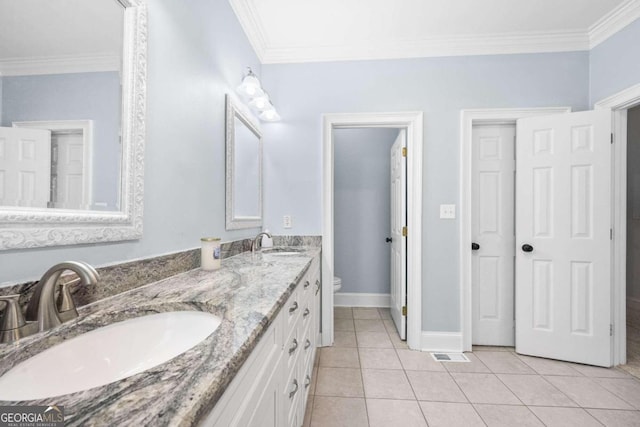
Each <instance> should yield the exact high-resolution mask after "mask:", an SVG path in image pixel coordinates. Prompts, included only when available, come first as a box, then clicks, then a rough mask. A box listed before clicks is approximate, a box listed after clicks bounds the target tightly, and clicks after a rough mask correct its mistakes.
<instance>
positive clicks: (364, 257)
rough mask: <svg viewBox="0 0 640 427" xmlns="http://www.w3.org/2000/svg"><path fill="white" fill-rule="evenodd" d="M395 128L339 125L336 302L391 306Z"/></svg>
mask: <svg viewBox="0 0 640 427" xmlns="http://www.w3.org/2000/svg"><path fill="white" fill-rule="evenodd" d="M398 132H399V129H395V128H341V129H334V131H333V138H334V202H335V204H334V253H335V274H336V277H337V278H339V280H340V282H341V288H340V289H339V290H337V292H336V294H335V297H334V303H335V305H336V306H343V307H389V297H390V292H391V285H390V281H389V277H390V274H391V273H390V267H391V264H390V258H391V255H390V254H391V245H390V244H389V243H390V241H388V240H387V239H389V237H388V236H389V231H388V230H389V224H390V222H391V209H390V206H391V204H390V203H389V200H390V192H391V185H390V182H389V174H390V165H389V152H390V150H391V146H392V145H393V143H394V141H395V140H396V138H397V137H398Z"/></svg>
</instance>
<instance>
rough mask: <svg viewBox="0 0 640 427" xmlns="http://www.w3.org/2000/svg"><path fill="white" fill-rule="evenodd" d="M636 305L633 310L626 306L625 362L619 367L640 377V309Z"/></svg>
mask: <svg viewBox="0 0 640 427" xmlns="http://www.w3.org/2000/svg"><path fill="white" fill-rule="evenodd" d="M627 304H628V303H627ZM636 305H638V304H637V303H634V309H633V310H632V309H630V308H629V306H627V364H626V365H623V366H621V368H622V369H624V370H625V371H627V372H629V373H630V374H631V375H635V376H636V377H637V378H640V311H639V310H637V309H636Z"/></svg>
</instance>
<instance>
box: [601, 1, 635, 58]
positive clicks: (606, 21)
mask: <svg viewBox="0 0 640 427" xmlns="http://www.w3.org/2000/svg"><path fill="white" fill-rule="evenodd" d="M638 18H640V0H627V1H625V2H623V3H621V4H620V5H619V6H618V7H616V8H615V9H613V10H612V11H611V12H609V13H607V14H606V15H605V16H603V17H602V18H600V19H599V20H598V21H597V22H596V23H595V24H593V25H592V26H591V27H589V48H590V49H592V48H594V47H595V46H597V45H599V44H600V43H602V42H603V41H605V40H606V39H608V38H609V37H611V36H612V35H614V34H615V33H617V32H618V31H620V30H621V29H623V28H624V27H626V26H627V25H629V24H631V23H632V22H633V21H635V20H636V19H638Z"/></svg>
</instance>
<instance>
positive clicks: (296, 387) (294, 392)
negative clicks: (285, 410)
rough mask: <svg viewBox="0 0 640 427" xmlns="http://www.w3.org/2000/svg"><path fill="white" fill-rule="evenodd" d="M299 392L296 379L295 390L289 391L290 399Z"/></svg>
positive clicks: (294, 382) (294, 381)
mask: <svg viewBox="0 0 640 427" xmlns="http://www.w3.org/2000/svg"><path fill="white" fill-rule="evenodd" d="M297 392H298V380H296V379H294V380H293V390H291V391H290V392H289V399H291V398H293V396H295V395H296V393H297Z"/></svg>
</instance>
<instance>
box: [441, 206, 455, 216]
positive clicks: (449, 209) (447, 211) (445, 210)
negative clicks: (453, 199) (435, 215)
mask: <svg viewBox="0 0 640 427" xmlns="http://www.w3.org/2000/svg"><path fill="white" fill-rule="evenodd" d="M455 218H456V205H440V219H455Z"/></svg>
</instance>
